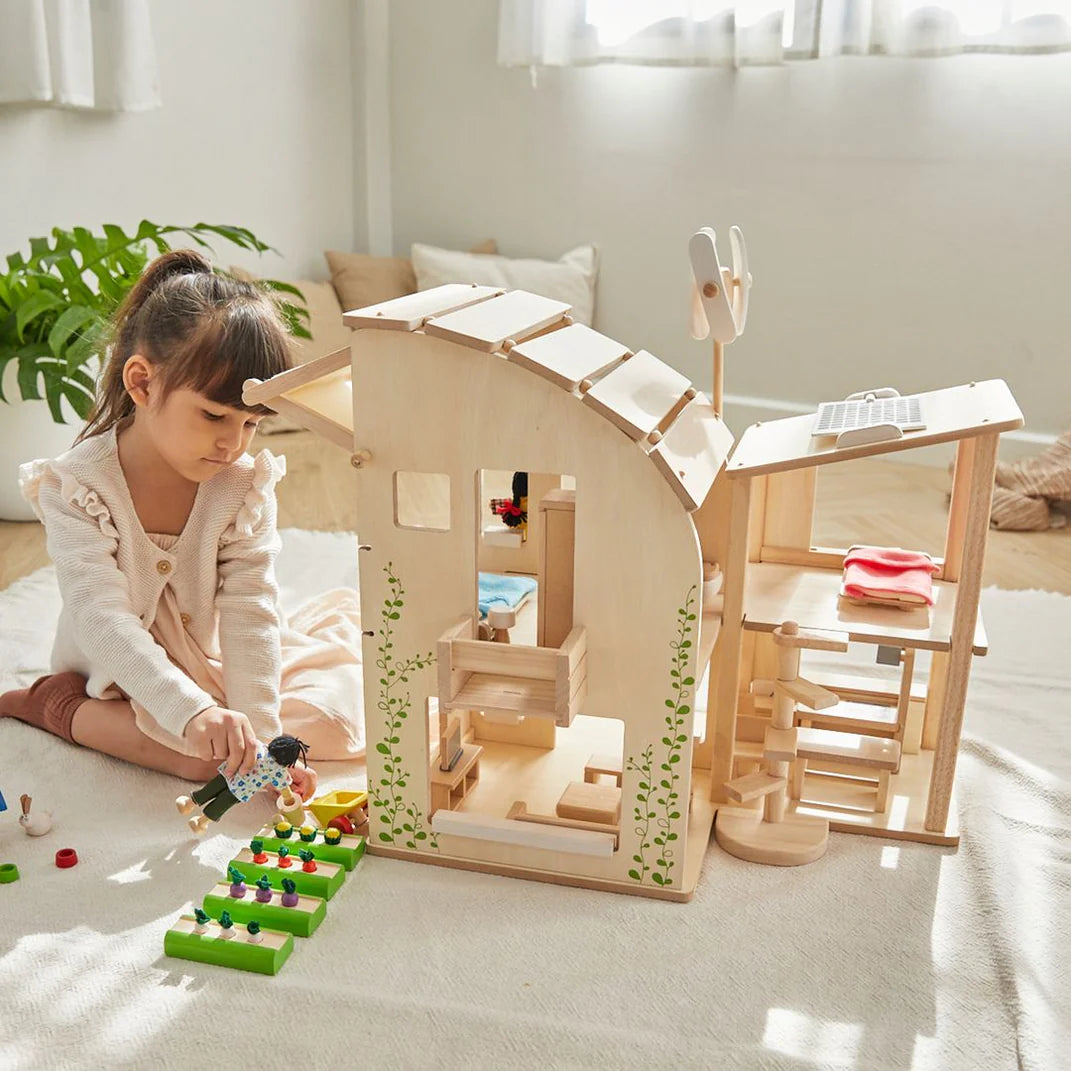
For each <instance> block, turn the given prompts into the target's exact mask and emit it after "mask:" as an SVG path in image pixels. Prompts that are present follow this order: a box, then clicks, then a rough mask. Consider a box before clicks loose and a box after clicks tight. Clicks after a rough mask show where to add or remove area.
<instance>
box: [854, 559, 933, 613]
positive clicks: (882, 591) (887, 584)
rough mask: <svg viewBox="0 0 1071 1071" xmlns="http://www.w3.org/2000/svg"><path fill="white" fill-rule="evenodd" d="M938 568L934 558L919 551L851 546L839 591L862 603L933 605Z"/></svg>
mask: <svg viewBox="0 0 1071 1071" xmlns="http://www.w3.org/2000/svg"><path fill="white" fill-rule="evenodd" d="M937 571H938V567H937V565H936V564H935V563H934V560H933V558H931V557H930V556H929V554H925V553H924V552H923V551H920V550H903V549H901V548H900V547H860V546H855V547H850V548H849V550H848V553H847V554H846V555H845V556H844V581H843V583H842V584H841V589H840V593H841V594H842V595H844V596H846V597H847V598H849V599H859V600H862V601H865V602H875V603H892V604H904V603H907V604H909V605H915V606H933V574H934V573H936V572H937Z"/></svg>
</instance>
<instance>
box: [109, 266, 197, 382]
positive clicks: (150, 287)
mask: <svg viewBox="0 0 1071 1071" xmlns="http://www.w3.org/2000/svg"><path fill="white" fill-rule="evenodd" d="M199 272H208V274H209V275H211V274H212V265H211V264H210V263H209V261H208V259H207V258H206V257H204V256H202V254H200V253H198V252H196V251H195V250H193V249H172V250H171V252H169V253H164V255H163V256H161V257H157V258H156V259H155V260H154V261H153V262H152V263H151V264H150V265H149V266H148V267H147V268H146V269H145V271H144V272H142V274H141V278H140V279H138V281H137V282H136V283H135V284H134V285H133V287H132V288H131V289H130V291H129V292H128V293H127V295H126V297H125V298H124V299H123V303H122V304H121V305H120V306H119V308H118V309H117V310H116V313H115V318H114V320H113V331H114V338H115V342H116V344H117V346H118V348H119V349H126V348H127V347H126V346H123V345H122V343H123V342H124V341H126V340H127V338H129V340H130V343H131V346H130V349H131V352H132V349H133V345H132V344H133V342H134V341H135V339H136V337H137V319H138V313H139V312H141V310H142V308H143V307H144V305H145V302H146V301H147V300H148V298H149V296H150V295H151V294H152V293H154V292H155V290H156V288H157V287H158V286H159V285H160V284H161V283H162V282H163V281H164V280H165V279H170V278H171V277H172V276H173V275H197V274H198V273H199ZM124 336H125V337H124ZM126 356H127V357H129V356H130V353H129V352H128V353H127V354H126ZM124 361H125V358H124ZM121 371H122V369H120V372H121Z"/></svg>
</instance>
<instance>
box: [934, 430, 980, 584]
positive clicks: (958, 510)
mask: <svg viewBox="0 0 1071 1071" xmlns="http://www.w3.org/2000/svg"><path fill="white" fill-rule="evenodd" d="M977 441H978V440H977V439H960V441H959V447H958V448H957V450H956V468H955V472H954V474H953V476H952V499H951V501H950V502H949V504H948V526H947V528H946V529H945V560H944V562H943V563H942V565H941V573H940V578H941V579H942V580H959V575H960V572H961V570H962V568H963V537H964V532H965V531H966V526H967V507H968V505H969V504H970V503H969V499H970V487H971V476H972V474H973V472H974V446H975V443H976V442H977Z"/></svg>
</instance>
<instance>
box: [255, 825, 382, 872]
mask: <svg viewBox="0 0 1071 1071" xmlns="http://www.w3.org/2000/svg"><path fill="white" fill-rule="evenodd" d="M316 832H317V836H316V840H315V841H314V842H313V844H312V845H311V847H312V850H313V852H314V853H315V855H316V861H317V863H319V862H320V861H321V860H322V861H323V862H325V863H338V864H339V865H340V866H344V867H345V868H346V869H347V870H352V869H353V868H354V867H355V866H356V865H357V864H358V862H360V859H361V856H362V855H364V848H365V839H364V837H357V836H352V835H349V834H346V833H343V835H342V840H341V841H339V843H338V844H325V843H324V840H323V830H322V829H321V830H317V831H316ZM257 839H258V840H261V841H263V842H264V847H265V848H267V849H269V850H270V851H273V852H277V851H278V850H279V848H280V846H282V845H285V846H286V847H287V848H289V849H290V851H291V852H293V854H294V855H295V857H296V856H297V851H298V848H304V847H306V845H304V844H302V842H301V840H300V839H299V838H298V836H297V835H296V834H295V835H294V836H293V837H289V838H287V839H286V840H284V839H283V838H281V837H277V836H276V835H275V829H274V827H272V826H270V825H267V826H265V827H264V828H263V829H262V830H261V831H260V832H259V833H258V834H257Z"/></svg>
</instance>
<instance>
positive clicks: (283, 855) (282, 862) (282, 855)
mask: <svg viewBox="0 0 1071 1071" xmlns="http://www.w3.org/2000/svg"><path fill="white" fill-rule="evenodd" d="M293 862H294V860H293V859H291V858H290V849H289V848H288V847H287V846H286V845H285V844H281V845H280V846H279V866H280V868H281V869H282V870H286V869H287V867H289V866H291V865H292V864H293Z"/></svg>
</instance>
